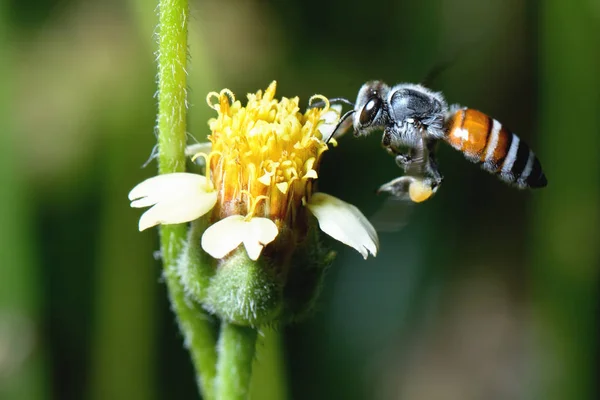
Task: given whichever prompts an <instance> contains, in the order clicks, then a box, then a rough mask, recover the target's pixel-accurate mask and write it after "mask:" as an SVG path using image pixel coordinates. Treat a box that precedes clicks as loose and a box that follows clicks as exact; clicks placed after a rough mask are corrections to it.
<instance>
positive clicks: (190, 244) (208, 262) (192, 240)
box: [177, 216, 216, 303]
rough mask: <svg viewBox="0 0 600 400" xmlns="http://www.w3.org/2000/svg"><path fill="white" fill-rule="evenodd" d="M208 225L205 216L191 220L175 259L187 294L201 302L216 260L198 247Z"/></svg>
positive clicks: (213, 271)
mask: <svg viewBox="0 0 600 400" xmlns="http://www.w3.org/2000/svg"><path fill="white" fill-rule="evenodd" d="M207 226H208V218H207V217H206V216H204V217H201V218H200V219H198V220H196V221H194V222H192V224H191V226H190V229H189V230H188V233H187V239H186V242H185V244H184V247H183V249H182V251H181V255H180V256H179V258H178V260H177V274H178V275H179V279H180V280H181V283H182V285H183V287H184V289H185V293H186V295H187V296H189V297H191V298H192V299H194V300H196V301H197V302H198V303H203V302H204V299H205V297H206V292H207V290H208V286H209V284H210V279H211V278H212V277H213V275H214V274H215V265H216V261H215V259H214V258H212V257H210V256H209V255H208V254H206V253H205V252H204V251H202V248H201V247H200V240H201V237H202V234H203V233H204V231H205V230H206V228H207Z"/></svg>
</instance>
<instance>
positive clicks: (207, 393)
mask: <svg viewBox="0 0 600 400" xmlns="http://www.w3.org/2000/svg"><path fill="white" fill-rule="evenodd" d="M163 239H164V229H163ZM163 243H164V242H163ZM163 248H164V247H163ZM163 257H164V256H163ZM165 278H166V281H167V288H168V290H169V297H170V299H171V306H172V308H173V311H174V312H175V314H176V315H177V319H178V321H179V329H180V330H181V332H182V333H183V336H184V339H185V344H186V346H187V347H188V350H189V351H190V353H191V357H192V362H193V363H194V367H195V369H196V373H197V381H198V386H199V389H200V392H201V393H202V397H203V398H204V399H214V398H215V396H214V382H215V374H216V369H215V368H216V365H217V353H216V332H215V331H216V329H214V327H215V326H216V324H215V323H214V322H213V320H212V318H211V317H210V316H209V315H208V314H206V312H205V311H204V310H202V308H201V307H200V305H199V304H197V303H195V302H193V301H192V300H191V299H190V298H189V297H187V296H186V294H185V291H184V288H183V285H182V284H181V281H180V280H179V274H178V273H177V267H176V265H174V264H171V265H170V266H166V268H165Z"/></svg>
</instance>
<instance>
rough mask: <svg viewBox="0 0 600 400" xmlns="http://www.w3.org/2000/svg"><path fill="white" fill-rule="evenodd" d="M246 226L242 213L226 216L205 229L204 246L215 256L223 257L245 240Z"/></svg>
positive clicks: (202, 242)
mask: <svg viewBox="0 0 600 400" xmlns="http://www.w3.org/2000/svg"><path fill="white" fill-rule="evenodd" d="M246 228H247V223H246V221H245V220H244V217H243V216H241V215H232V216H230V217H227V218H224V219H222V220H220V221H218V222H216V223H214V224H212V225H211V226H209V227H208V228H207V229H206V230H205V231H204V234H202V241H201V244H202V248H203V249H204V251H205V252H207V253H208V254H210V255H211V256H212V257H214V258H223V257H225V256H226V255H227V253H229V252H230V251H232V250H234V249H235V248H236V247H238V246H239V245H240V244H241V243H242V242H243V241H244V237H245V236H246Z"/></svg>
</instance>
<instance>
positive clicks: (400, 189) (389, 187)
mask: <svg viewBox="0 0 600 400" xmlns="http://www.w3.org/2000/svg"><path fill="white" fill-rule="evenodd" d="M414 181H415V178H413V177H412V176H401V177H399V178H396V179H392V180H391V181H389V182H388V183H384V184H383V185H381V186H380V187H379V189H377V193H378V194H379V193H389V194H390V195H392V196H394V197H397V198H399V199H403V200H408V199H410V197H409V194H408V191H409V188H410V184H411V183H412V182H414Z"/></svg>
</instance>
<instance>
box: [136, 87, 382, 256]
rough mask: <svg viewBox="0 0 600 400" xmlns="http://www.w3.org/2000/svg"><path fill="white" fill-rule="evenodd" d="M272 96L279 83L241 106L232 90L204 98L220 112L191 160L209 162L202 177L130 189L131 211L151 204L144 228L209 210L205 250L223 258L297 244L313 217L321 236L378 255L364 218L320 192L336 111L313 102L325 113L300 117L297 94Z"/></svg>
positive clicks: (169, 178) (181, 176)
mask: <svg viewBox="0 0 600 400" xmlns="http://www.w3.org/2000/svg"><path fill="white" fill-rule="evenodd" d="M275 90H276V82H273V83H271V85H269V87H268V88H267V89H266V90H265V92H264V93H263V92H262V91H258V92H257V93H255V94H249V95H248V102H247V104H246V106H245V107H243V106H242V105H241V103H240V102H239V101H237V100H236V99H235V96H234V95H233V93H232V92H231V91H230V90H228V89H224V90H222V91H221V92H220V93H216V92H212V93H210V94H209V95H208V96H207V102H208V104H209V106H211V107H212V108H213V109H215V110H216V111H217V113H218V115H217V118H213V119H211V120H210V121H209V126H210V129H211V132H212V134H211V135H210V136H209V137H208V139H209V140H210V142H211V143H210V146H206V145H205V146H197V148H199V149H203V150H204V151H203V152H199V153H196V154H195V155H194V156H193V159H195V158H198V157H203V158H204V159H205V161H206V176H202V175H198V174H192V173H173V174H165V175H159V176H156V177H153V178H150V179H147V180H146V181H144V182H142V183H140V184H139V185H137V186H136V187H135V188H133V190H131V192H130V193H129V199H130V200H131V201H132V202H131V206H132V207H148V206H152V208H150V209H149V210H147V211H146V212H145V213H144V214H143V215H142V217H141V218H140V222H139V229H140V230H144V229H147V228H150V227H152V226H155V225H158V224H175V223H183V222H188V221H193V220H195V219H198V218H200V217H201V216H203V215H205V214H207V213H209V212H211V214H210V217H209V220H210V226H209V227H208V228H207V229H206V231H205V232H204V233H203V235H202V240H201V245H202V248H203V249H204V251H206V252H207V253H208V254H209V255H211V256H212V257H214V258H216V259H222V258H224V257H226V256H227V255H228V254H229V253H231V252H232V251H233V250H234V249H236V248H237V247H239V246H240V245H241V244H243V245H244V247H245V249H246V252H247V254H248V257H249V258H250V259H252V260H257V259H258V258H259V256H260V254H261V253H262V251H263V249H264V248H265V246H267V245H269V244H271V243H273V242H274V241H275V240H276V239H277V238H278V237H279V239H278V240H277V241H276V242H275V243H277V247H283V248H286V247H288V246H292V247H295V245H296V243H298V242H301V241H302V240H303V238H304V236H305V235H306V231H307V230H308V224H309V213H310V214H312V215H314V216H315V217H316V219H317V220H318V223H319V227H320V228H321V230H322V231H323V232H325V233H327V234H328V235H330V236H331V237H333V238H334V239H337V240H339V241H340V242H342V243H345V244H347V245H348V246H350V247H352V248H354V249H356V250H357V251H358V252H360V253H361V254H362V256H363V257H364V258H365V259H366V258H367V256H368V255H369V254H372V255H376V254H377V249H378V246H379V243H378V238H377V233H376V232H375V230H374V228H373V226H372V225H371V224H370V223H369V221H368V220H367V219H366V218H365V216H364V215H363V214H362V213H361V212H360V211H359V210H358V209H357V208H356V207H355V206H353V205H351V204H348V203H346V202H344V201H342V200H340V199H337V198H335V197H333V196H330V195H327V194H325V193H319V192H315V184H316V181H317V179H318V169H319V165H320V161H321V157H322V155H323V153H324V152H325V151H326V150H327V149H328V144H327V142H328V141H330V140H329V139H330V138H331V135H332V134H333V130H334V129H335V127H336V125H337V123H338V121H339V119H340V109H339V108H337V107H335V106H330V105H329V101H328V100H327V99H326V98H325V97H323V96H320V95H315V96H313V97H312V98H311V100H310V102H312V101H313V100H320V101H321V102H323V104H324V108H318V107H312V108H309V109H308V110H307V111H306V112H304V113H302V112H300V108H299V106H298V102H299V100H298V98H297V97H294V98H291V99H288V98H285V97H284V98H282V99H281V100H276V99H274V96H275ZM213 98H214V99H216V101H215V102H214V103H213V102H211V100H212V99H213ZM331 142H333V144H335V140H333V139H332V140H331ZM209 149H210V151H209ZM275 243H274V244H275Z"/></svg>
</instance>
